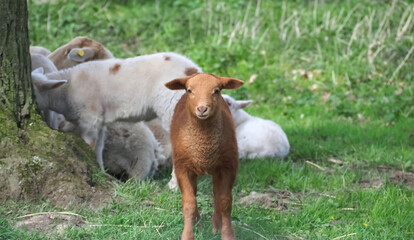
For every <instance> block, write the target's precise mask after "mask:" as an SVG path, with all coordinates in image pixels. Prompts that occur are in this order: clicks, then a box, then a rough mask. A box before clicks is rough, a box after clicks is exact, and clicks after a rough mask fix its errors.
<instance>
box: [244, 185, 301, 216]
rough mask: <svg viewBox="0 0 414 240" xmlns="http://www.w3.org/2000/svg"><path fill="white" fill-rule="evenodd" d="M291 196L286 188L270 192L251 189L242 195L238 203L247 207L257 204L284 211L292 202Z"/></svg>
mask: <svg viewBox="0 0 414 240" xmlns="http://www.w3.org/2000/svg"><path fill="white" fill-rule="evenodd" d="M291 197H292V193H291V192H289V191H286V190H274V191H272V192H271V193H257V192H254V191H253V192H251V193H250V194H249V195H248V196H245V197H242V198H241V199H240V200H239V202H238V203H239V204H241V205H245V206H248V207H249V206H251V205H258V206H260V207H264V208H270V209H275V210H278V211H285V210H288V209H289V205H291V204H293V202H292V201H290V198H291Z"/></svg>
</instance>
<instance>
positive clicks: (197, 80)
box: [165, 73, 243, 120]
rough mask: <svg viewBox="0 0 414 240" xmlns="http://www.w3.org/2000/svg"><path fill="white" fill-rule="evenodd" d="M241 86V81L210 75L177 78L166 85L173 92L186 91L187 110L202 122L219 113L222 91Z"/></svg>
mask: <svg viewBox="0 0 414 240" xmlns="http://www.w3.org/2000/svg"><path fill="white" fill-rule="evenodd" d="M241 85H243V81H241V80H238V79H235V78H228V77H218V76H215V75H213V74H208V73H199V74H194V75H191V76H187V77H183V78H177V79H174V80H172V81H170V82H167V83H166V84H165V86H166V87H167V88H169V89H171V90H177V89H185V90H186V93H185V94H186V95H187V102H186V104H187V106H186V107H187V109H188V110H189V111H190V112H191V113H192V114H193V115H194V116H196V117H197V118H198V119H202V120H203V119H207V118H209V117H212V116H215V114H216V113H217V112H218V111H219V108H220V102H221V101H222V97H221V90H222V89H236V88H239V87H240V86H241Z"/></svg>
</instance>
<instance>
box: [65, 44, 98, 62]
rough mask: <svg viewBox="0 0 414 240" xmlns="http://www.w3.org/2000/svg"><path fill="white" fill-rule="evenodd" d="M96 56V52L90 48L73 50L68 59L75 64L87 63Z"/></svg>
mask: <svg viewBox="0 0 414 240" xmlns="http://www.w3.org/2000/svg"><path fill="white" fill-rule="evenodd" d="M94 56H95V51H94V50H93V49H92V48H90V47H84V48H73V49H72V50H70V52H69V54H68V57H69V59H71V60H73V61H75V62H86V61H88V60H90V59H91V58H93V57H94Z"/></svg>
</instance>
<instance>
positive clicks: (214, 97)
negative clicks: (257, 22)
mask: <svg viewBox="0 0 414 240" xmlns="http://www.w3.org/2000/svg"><path fill="white" fill-rule="evenodd" d="M241 85H243V81H240V80H238V79H234V78H226V77H218V76H214V75H212V74H207V73H200V74H195V75H191V76H187V77H183V78H178V79H174V80H172V81H170V82H168V83H166V84H165V86H166V87H167V88H169V89H172V90H176V89H186V93H185V94H184V95H183V96H182V97H181V99H180V100H179V102H178V103H177V105H176V107H175V110H174V115H173V119H172V122H171V130H170V134H171V144H172V152H173V153H172V159H173V165H174V169H175V174H176V176H177V181H178V185H179V187H180V190H181V194H182V206H183V214H184V230H183V234H182V236H181V239H194V233H193V225H194V222H195V221H198V219H200V213H199V211H198V208H197V199H196V193H197V177H199V176H201V175H204V174H210V175H212V176H213V192H214V213H213V232H217V231H221V236H222V239H234V230H233V226H232V224H231V210H232V192H231V191H232V188H233V184H234V181H235V179H236V174H237V169H238V161H239V158H238V151H237V142H236V135H235V129H234V123H233V119H232V116H231V113H230V110H229V108H228V106H227V103H226V102H225V101H224V99H223V98H222V96H221V90H222V89H235V88H238V87H240V86H241Z"/></svg>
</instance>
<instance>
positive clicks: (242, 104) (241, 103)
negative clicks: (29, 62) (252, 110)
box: [236, 100, 253, 108]
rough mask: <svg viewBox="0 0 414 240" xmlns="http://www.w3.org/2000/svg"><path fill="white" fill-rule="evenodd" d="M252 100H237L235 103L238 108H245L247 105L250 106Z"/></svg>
mask: <svg viewBox="0 0 414 240" xmlns="http://www.w3.org/2000/svg"><path fill="white" fill-rule="evenodd" d="M252 102H253V100H237V101H236V104H237V106H238V107H239V108H245V107H247V106H250V104H252Z"/></svg>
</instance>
